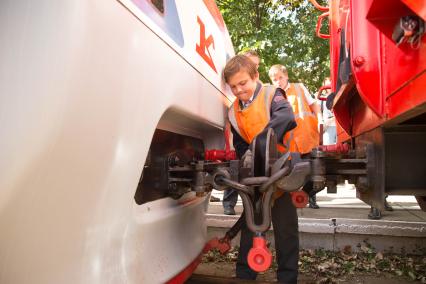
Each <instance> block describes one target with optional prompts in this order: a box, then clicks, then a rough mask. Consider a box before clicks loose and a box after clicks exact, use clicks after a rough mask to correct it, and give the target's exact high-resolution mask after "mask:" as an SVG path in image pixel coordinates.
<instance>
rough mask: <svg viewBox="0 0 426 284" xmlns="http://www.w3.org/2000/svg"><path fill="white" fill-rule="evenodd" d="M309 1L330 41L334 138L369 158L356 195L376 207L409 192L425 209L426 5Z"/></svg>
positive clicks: (410, 0)
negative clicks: (324, 4)
mask: <svg viewBox="0 0 426 284" xmlns="http://www.w3.org/2000/svg"><path fill="white" fill-rule="evenodd" d="M311 2H312V3H313V4H314V5H315V6H316V7H317V8H318V9H320V10H322V11H323V12H324V13H323V14H322V15H321V16H320V17H319V20H318V25H317V35H318V36H320V37H323V38H327V39H329V40H330V60H331V62H330V69H331V70H330V73H331V79H332V82H333V84H332V86H331V89H332V95H331V96H330V97H329V98H328V105H329V106H330V107H332V108H333V111H334V113H335V117H336V120H337V122H338V125H339V127H338V141H339V142H344V143H349V145H350V149H351V150H352V151H353V152H354V156H355V158H366V159H367V161H368V162H367V176H366V178H362V179H355V180H353V182H354V183H355V184H356V186H357V195H358V196H359V198H360V199H362V200H363V201H365V202H366V203H368V204H371V205H372V206H374V207H376V208H379V209H382V208H383V200H384V198H385V196H386V195H414V196H416V198H417V200H418V202H419V204H420V206H421V207H422V209H423V210H426V207H425V198H426V72H425V71H426V36H424V34H425V30H426V24H425V21H426V2H425V1H417V0H363V1H359V0H333V1H330V6H329V7H322V6H320V5H318V3H316V1H314V0H311ZM327 17H328V19H329V34H324V33H321V32H320V30H321V22H322V19H324V18H327Z"/></svg>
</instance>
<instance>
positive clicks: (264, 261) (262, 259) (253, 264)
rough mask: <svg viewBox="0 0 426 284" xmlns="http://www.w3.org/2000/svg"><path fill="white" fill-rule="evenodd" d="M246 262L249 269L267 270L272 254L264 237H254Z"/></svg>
mask: <svg viewBox="0 0 426 284" xmlns="http://www.w3.org/2000/svg"><path fill="white" fill-rule="evenodd" d="M247 262H248V265H249V266H250V268H251V269H253V270H254V271H257V272H262V271H265V270H267V269H268V268H269V267H270V266H271V263H272V254H271V252H270V251H269V249H268V248H267V247H266V240H265V238H264V237H254V238H253V247H252V248H251V249H250V251H249V253H248V256H247Z"/></svg>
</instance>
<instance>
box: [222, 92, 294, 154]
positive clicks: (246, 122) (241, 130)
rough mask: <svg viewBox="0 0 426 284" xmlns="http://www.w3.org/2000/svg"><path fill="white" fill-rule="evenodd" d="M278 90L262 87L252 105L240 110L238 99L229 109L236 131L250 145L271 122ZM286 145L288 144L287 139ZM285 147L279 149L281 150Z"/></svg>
mask: <svg viewBox="0 0 426 284" xmlns="http://www.w3.org/2000/svg"><path fill="white" fill-rule="evenodd" d="M275 90H276V88H275V87H273V86H262V87H261V89H260V90H259V94H258V95H257V96H256V97H255V98H254V100H253V101H252V102H251V104H250V105H249V106H248V107H246V108H244V109H241V108H240V100H239V99H236V100H235V101H234V103H233V104H232V105H231V107H230V108H229V112H228V119H229V122H230V123H231V125H232V127H234V129H235V131H236V132H237V133H238V134H239V135H240V136H241V137H242V138H243V139H244V140H245V141H246V142H247V143H248V144H250V143H251V142H252V141H253V139H254V138H255V137H256V136H257V135H258V134H259V133H260V132H262V130H264V129H265V127H266V125H267V124H268V122H269V120H270V118H271V117H270V115H271V114H270V113H271V103H272V99H273V97H274V95H275ZM283 143H284V144H288V143H289V141H287V140H286V139H285V138H284V139H283ZM282 148H283V146H282V145H281V147H278V150H281V149H282Z"/></svg>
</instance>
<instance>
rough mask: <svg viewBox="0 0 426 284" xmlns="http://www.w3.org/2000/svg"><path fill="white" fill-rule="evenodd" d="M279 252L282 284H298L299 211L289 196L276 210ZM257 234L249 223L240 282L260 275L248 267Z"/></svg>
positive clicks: (277, 203)
mask: <svg viewBox="0 0 426 284" xmlns="http://www.w3.org/2000/svg"><path fill="white" fill-rule="evenodd" d="M272 224H273V227H274V238H275V249H276V252H277V263H278V270H277V279H278V282H280V283H297V275H298V261H299V227H298V218H297V211H296V208H295V207H294V205H293V203H292V202H291V197H290V194H289V193H284V194H283V195H282V196H281V197H280V198H278V199H276V200H275V204H274V206H273V207H272ZM253 235H254V234H253V233H252V232H251V231H250V230H249V229H248V228H247V225H246V223H244V224H243V227H242V229H241V241H240V250H239V254H238V260H237V265H236V274H237V278H241V279H251V280H254V279H256V276H257V272H255V271H253V270H252V269H251V268H250V267H249V266H248V263H247V255H248V252H249V250H250V248H251V247H252V245H253Z"/></svg>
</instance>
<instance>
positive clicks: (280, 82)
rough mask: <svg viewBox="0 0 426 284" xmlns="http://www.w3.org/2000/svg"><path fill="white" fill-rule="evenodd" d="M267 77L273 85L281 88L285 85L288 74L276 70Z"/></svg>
mask: <svg viewBox="0 0 426 284" xmlns="http://www.w3.org/2000/svg"><path fill="white" fill-rule="evenodd" d="M269 78H271V81H272V84H274V86H275V87H277V88H278V87H280V88H281V89H283V90H284V89H285V88H286V87H287V84H288V75H286V74H284V73H283V72H281V71H278V72H276V73H275V74H274V75H273V76H271V77H269Z"/></svg>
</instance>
